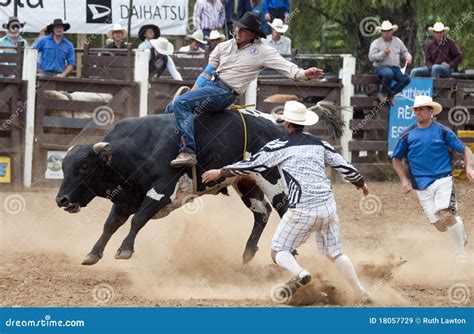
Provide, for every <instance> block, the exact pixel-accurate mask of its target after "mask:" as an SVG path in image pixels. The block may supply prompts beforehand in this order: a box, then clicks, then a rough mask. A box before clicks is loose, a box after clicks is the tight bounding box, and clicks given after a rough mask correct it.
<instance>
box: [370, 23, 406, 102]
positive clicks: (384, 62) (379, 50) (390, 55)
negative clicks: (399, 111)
mask: <svg viewBox="0 0 474 334" xmlns="http://www.w3.org/2000/svg"><path fill="white" fill-rule="evenodd" d="M397 29H398V26H397V25H396V24H392V23H390V21H383V22H382V25H381V26H380V27H377V30H378V31H380V32H381V34H382V36H381V37H379V38H377V39H376V40H374V41H373V42H372V44H370V50H369V60H370V61H371V62H372V64H373V65H374V70H375V73H376V74H377V76H378V77H379V79H380V81H382V87H381V93H380V94H379V96H378V98H379V100H380V102H388V103H390V104H392V100H393V97H394V96H395V95H397V94H398V93H400V92H401V91H402V90H403V88H405V87H406V86H407V85H408V84H409V83H410V77H409V76H408V75H405V74H404V73H402V71H401V69H400V58H403V59H404V60H405V66H408V65H410V64H411V61H412V56H411V54H410V52H408V49H407V47H406V46H405V44H404V43H403V42H402V40H401V39H400V38H398V37H395V36H393V33H394V32H395V31H397ZM392 82H394V83H393V84H392Z"/></svg>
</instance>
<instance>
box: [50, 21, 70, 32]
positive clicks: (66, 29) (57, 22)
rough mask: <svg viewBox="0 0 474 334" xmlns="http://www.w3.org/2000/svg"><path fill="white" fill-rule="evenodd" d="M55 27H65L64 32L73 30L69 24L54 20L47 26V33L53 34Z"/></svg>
mask: <svg viewBox="0 0 474 334" xmlns="http://www.w3.org/2000/svg"><path fill="white" fill-rule="evenodd" d="M54 26H63V28H64V31H68V30H69V28H71V25H70V24H69V23H64V22H63V20H61V19H54V21H53V23H51V24H48V25H47V26H46V31H49V32H52V31H53V28H54Z"/></svg>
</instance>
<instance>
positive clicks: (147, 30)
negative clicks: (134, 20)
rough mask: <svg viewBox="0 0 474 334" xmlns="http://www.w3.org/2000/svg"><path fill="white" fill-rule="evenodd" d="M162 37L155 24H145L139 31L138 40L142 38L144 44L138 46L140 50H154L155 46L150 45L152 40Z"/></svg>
mask: <svg viewBox="0 0 474 334" xmlns="http://www.w3.org/2000/svg"><path fill="white" fill-rule="evenodd" d="M160 36H161V31H160V28H158V26H156V25H154V24H145V25H143V26H141V27H140V30H138V38H140V39H141V40H142V41H143V42H141V43H140V45H138V48H139V49H140V50H146V49H153V46H152V45H151V44H150V41H151V40H152V39H157V38H158V37H160Z"/></svg>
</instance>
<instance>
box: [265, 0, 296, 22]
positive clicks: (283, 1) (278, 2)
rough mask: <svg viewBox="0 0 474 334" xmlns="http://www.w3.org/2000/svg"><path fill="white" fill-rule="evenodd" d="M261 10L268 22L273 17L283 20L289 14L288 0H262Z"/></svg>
mask: <svg viewBox="0 0 474 334" xmlns="http://www.w3.org/2000/svg"><path fill="white" fill-rule="evenodd" d="M262 10H263V13H264V14H265V20H267V21H269V22H271V21H272V20H274V19H275V18H277V19H280V20H282V21H285V20H286V19H288V17H289V16H290V0H262Z"/></svg>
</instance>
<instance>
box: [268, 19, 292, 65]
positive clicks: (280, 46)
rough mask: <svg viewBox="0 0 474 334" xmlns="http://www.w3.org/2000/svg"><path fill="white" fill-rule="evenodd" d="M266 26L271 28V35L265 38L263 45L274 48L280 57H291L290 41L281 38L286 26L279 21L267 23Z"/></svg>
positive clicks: (284, 37)
mask: <svg viewBox="0 0 474 334" xmlns="http://www.w3.org/2000/svg"><path fill="white" fill-rule="evenodd" d="M268 25H269V26H270V27H271V28H272V34H271V35H268V36H267V38H266V39H265V40H264V43H265V44H267V45H269V46H271V47H273V48H275V49H276V50H277V51H278V53H279V54H281V55H285V56H287V55H291V39H289V38H288V37H286V36H283V34H284V33H286V32H287V30H288V25H287V24H284V23H283V21H282V20H280V19H274V20H273V22H271V23H270V22H268Z"/></svg>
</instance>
